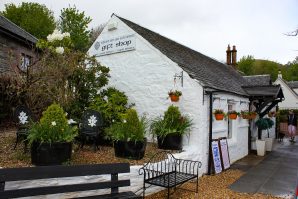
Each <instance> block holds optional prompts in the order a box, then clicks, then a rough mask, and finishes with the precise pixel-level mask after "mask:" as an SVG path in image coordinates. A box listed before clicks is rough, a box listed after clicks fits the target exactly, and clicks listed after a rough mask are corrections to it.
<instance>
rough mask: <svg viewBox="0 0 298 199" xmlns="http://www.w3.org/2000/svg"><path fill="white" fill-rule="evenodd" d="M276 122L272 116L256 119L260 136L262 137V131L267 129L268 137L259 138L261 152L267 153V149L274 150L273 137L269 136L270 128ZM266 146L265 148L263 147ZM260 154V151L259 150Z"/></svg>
mask: <svg viewBox="0 0 298 199" xmlns="http://www.w3.org/2000/svg"><path fill="white" fill-rule="evenodd" d="M273 124H274V122H273V121H272V120H271V119H270V118H259V119H258V120H257V121H256V125H257V127H258V132H259V135H258V137H259V138H262V131H263V130H267V138H265V140H261V139H258V140H257V141H258V144H259V150H260V154H263V155H264V154H265V152H263V151H265V149H266V151H271V150H272V145H273V138H270V137H269V130H268V129H270V128H271V127H272V126H273ZM258 144H257V150H258ZM263 147H264V148H263ZM258 154H259V152H258Z"/></svg>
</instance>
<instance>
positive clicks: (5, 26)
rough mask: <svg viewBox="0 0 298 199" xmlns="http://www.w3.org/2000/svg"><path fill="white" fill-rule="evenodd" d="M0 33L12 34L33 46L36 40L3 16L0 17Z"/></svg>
mask: <svg viewBox="0 0 298 199" xmlns="http://www.w3.org/2000/svg"><path fill="white" fill-rule="evenodd" d="M0 31H1V32H4V33H6V34H7V33H8V34H12V35H14V36H16V37H18V38H19V39H21V40H23V41H29V42H31V43H33V44H35V43H36V42H37V38H36V37H34V36H33V35H31V34H30V33H28V32H27V31H25V30H24V29H22V28H21V27H19V26H17V25H16V24H14V23H13V22H11V21H10V20H8V19H7V18H5V17H4V16H2V15H0Z"/></svg>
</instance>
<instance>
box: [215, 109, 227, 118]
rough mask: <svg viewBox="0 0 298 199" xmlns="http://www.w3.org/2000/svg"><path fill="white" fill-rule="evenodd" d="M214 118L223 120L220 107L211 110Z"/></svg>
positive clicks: (223, 114)
mask: <svg viewBox="0 0 298 199" xmlns="http://www.w3.org/2000/svg"><path fill="white" fill-rule="evenodd" d="M213 114H214V116H215V119H216V120H223V118H224V117H225V113H224V111H223V110H222V109H215V110H214V112H213Z"/></svg>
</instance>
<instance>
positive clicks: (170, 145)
mask: <svg viewBox="0 0 298 199" xmlns="http://www.w3.org/2000/svg"><path fill="white" fill-rule="evenodd" d="M157 144H158V148H159V149H166V150H181V149H182V135H177V134H168V135H166V136H165V137H160V136H157Z"/></svg>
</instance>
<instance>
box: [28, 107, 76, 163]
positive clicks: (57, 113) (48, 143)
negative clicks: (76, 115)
mask: <svg viewBox="0 0 298 199" xmlns="http://www.w3.org/2000/svg"><path fill="white" fill-rule="evenodd" d="M77 132H78V131H77V127H74V126H70V125H68V121H67V118H66V114H65V112H64V111H63V109H62V108H61V107H60V106H59V105H58V104H52V105H50V106H49V107H48V108H47V110H46V111H44V112H43V113H42V117H41V119H40V121H39V122H38V123H33V125H32V126H31V128H30V129H29V132H28V133H29V134H28V140H29V144H30V145H31V162H32V164H35V165H57V164H62V163H63V162H66V161H68V160H70V158H71V153H72V141H73V140H74V138H75V136H76V135H77Z"/></svg>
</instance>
